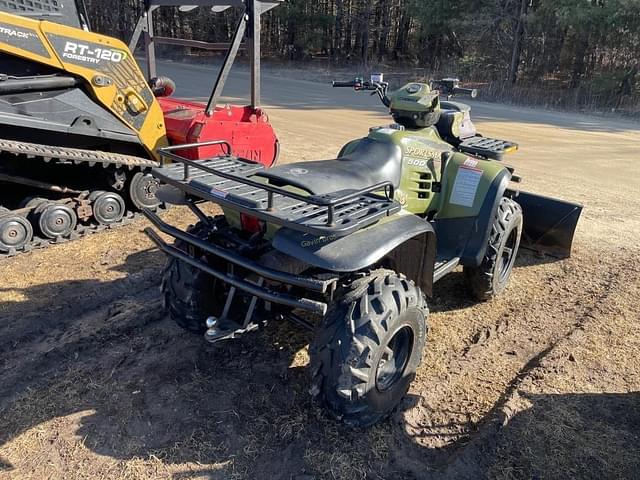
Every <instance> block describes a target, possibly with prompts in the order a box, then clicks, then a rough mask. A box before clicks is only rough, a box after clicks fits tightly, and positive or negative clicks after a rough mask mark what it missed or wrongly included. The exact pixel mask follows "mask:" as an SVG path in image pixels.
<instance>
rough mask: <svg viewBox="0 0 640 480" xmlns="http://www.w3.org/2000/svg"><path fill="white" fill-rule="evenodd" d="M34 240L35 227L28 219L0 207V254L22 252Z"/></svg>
mask: <svg viewBox="0 0 640 480" xmlns="http://www.w3.org/2000/svg"><path fill="white" fill-rule="evenodd" d="M32 238H33V227H32V226H31V224H30V223H29V221H28V220H27V219H26V218H24V217H22V216H20V215H15V214H14V215H12V214H10V211H9V210H7V209H6V208H3V207H0V253H11V251H12V250H21V249H22V248H23V247H24V246H25V245H27V244H28V243H29V242H30V241H31V239H32Z"/></svg>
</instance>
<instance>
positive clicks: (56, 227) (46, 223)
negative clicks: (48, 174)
mask: <svg viewBox="0 0 640 480" xmlns="http://www.w3.org/2000/svg"><path fill="white" fill-rule="evenodd" d="M29 203H30V204H31V205H29V206H33V205H35V208H34V209H33V211H32V212H31V214H32V216H33V221H34V224H36V225H37V226H38V230H39V231H40V233H41V234H42V235H43V236H44V237H45V238H49V239H52V240H54V239H57V238H60V237H66V236H68V235H70V234H71V232H73V231H74V230H75V228H76V225H77V223H78V216H77V215H76V212H75V211H74V210H73V209H72V208H71V207H69V206H68V205H65V204H63V203H56V202H52V201H50V200H45V199H34V200H32V201H31V202H29Z"/></svg>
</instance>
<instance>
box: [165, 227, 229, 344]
mask: <svg viewBox="0 0 640 480" xmlns="http://www.w3.org/2000/svg"><path fill="white" fill-rule="evenodd" d="M187 231H188V233H190V234H192V235H194V236H196V237H198V238H200V239H202V240H208V236H209V232H210V227H209V226H208V225H205V224H203V223H201V222H198V224H196V225H195V226H194V227H191V228H189V230H187ZM174 246H175V247H176V248H177V249H179V250H182V251H184V252H188V253H189V254H190V255H191V256H193V257H195V258H199V257H201V256H202V255H203V252H202V251H201V250H200V249H197V248H195V247H194V246H192V245H190V244H188V243H186V242H183V241H182V240H176V241H175V243H174ZM216 261H217V263H219V264H217V265H215V267H216V268H218V269H219V268H225V265H224V261H223V260H221V259H218V258H217V257H216ZM227 290H228V289H227V287H226V286H225V285H224V284H223V283H222V282H220V281H218V280H217V279H216V278H214V277H212V276H211V275H207V274H206V273H205V272H203V271H202V270H200V269H199V268H195V267H193V266H192V265H189V264H188V263H185V262H183V261H182V260H179V259H177V258H174V257H169V260H168V261H167V265H166V267H165V270H164V276H163V279H162V295H163V298H164V306H165V308H166V309H167V311H168V312H169V315H170V316H171V318H172V319H173V321H175V322H176V323H177V324H178V325H179V326H180V327H182V328H184V329H185V330H188V331H190V332H193V333H198V334H204V332H205V331H206V319H207V317H209V316H212V315H213V316H219V315H220V314H221V313H222V310H223V307H224V302H225V297H226V294H227Z"/></svg>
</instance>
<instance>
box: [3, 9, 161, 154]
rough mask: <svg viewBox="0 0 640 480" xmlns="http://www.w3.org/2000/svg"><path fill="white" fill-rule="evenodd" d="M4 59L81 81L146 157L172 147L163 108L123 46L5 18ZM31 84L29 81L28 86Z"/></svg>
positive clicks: (62, 27) (82, 33)
mask: <svg viewBox="0 0 640 480" xmlns="http://www.w3.org/2000/svg"><path fill="white" fill-rule="evenodd" d="M55 19H56V18H55V17H52V20H55ZM2 53H4V54H6V55H7V56H9V57H18V58H22V59H24V60H26V61H28V62H32V63H34V64H38V65H41V66H47V67H49V68H51V69H52V71H54V72H58V73H59V75H66V76H73V77H75V78H78V79H80V80H81V82H80V83H81V88H82V90H83V91H84V92H85V93H86V94H88V95H89V96H90V97H91V98H92V100H93V101H94V102H96V103H97V104H98V105H100V106H101V107H102V108H103V109H104V110H106V115H112V116H113V117H115V118H116V119H118V120H119V121H120V122H121V123H123V124H124V125H125V126H126V127H127V128H128V129H130V130H131V131H132V134H133V135H134V136H135V138H137V143H139V144H140V145H141V146H142V147H143V149H144V151H145V152H146V156H148V157H151V158H156V155H157V154H156V150H157V149H158V148H160V147H163V146H166V144H167V140H166V133H165V126H164V120H163V114H162V110H161V108H160V105H159V104H158V102H157V100H156V99H155V97H154V95H153V93H152V92H151V89H150V88H149V86H148V84H147V81H146V79H145V77H144V75H143V74H142V72H141V71H140V68H139V67H138V64H137V63H136V60H135V58H134V57H133V55H132V54H131V52H130V51H129V49H128V47H127V46H126V45H125V44H124V43H122V42H121V41H119V40H117V39H115V38H111V37H108V36H105V35H100V34H97V33H93V32H88V31H85V30H82V29H81V28H75V27H71V26H68V25H63V24H60V23H53V22H50V21H47V20H38V19H33V18H27V17H23V16H18V15H13V14H11V13H6V12H0V54H2ZM0 73H5V74H6V73H9V72H0ZM29 80H30V79H29V78H25V79H24V81H25V83H26V82H28V81H29ZM14 81H20V78H19V77H18V78H17V79H14ZM51 120H52V121H55V119H51ZM88 121H89V122H90V119H89V120H88ZM0 122H2V117H1V116H0ZM6 123H9V124H11V123H10V122H6ZM86 126H90V125H86ZM104 135H108V130H105V132H104Z"/></svg>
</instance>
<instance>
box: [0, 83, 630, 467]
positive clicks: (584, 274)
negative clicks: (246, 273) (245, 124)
mask: <svg viewBox="0 0 640 480" xmlns="http://www.w3.org/2000/svg"><path fill="white" fill-rule="evenodd" d="M265 83H266V84H267V85H266V86H265V92H266V91H269V89H272V90H274V91H276V90H277V94H274V96H273V97H270V98H267V99H266V100H267V102H268V103H270V104H271V107H270V108H269V112H270V115H271V119H272V122H273V124H274V125H275V127H276V129H277V131H278V134H279V136H280V139H281V142H282V161H284V162H291V161H296V160H308V159H314V158H323V157H330V156H332V155H334V154H335V152H336V151H337V149H338V148H339V146H340V145H341V144H342V143H344V142H345V141H346V140H348V139H350V138H354V137H356V136H359V135H360V136H361V135H365V134H366V132H367V128H368V127H369V126H371V125H375V124H380V123H384V122H386V119H385V118H384V117H383V116H382V115H381V110H380V109H376V108H370V109H367V108H365V107H366V102H365V101H364V100H362V99H360V100H358V99H356V100H353V103H352V104H349V103H346V102H347V100H346V99H347V98H350V97H347V96H346V95H344V94H340V95H344V96H343V97H339V100H336V99H335V98H336V97H333V96H332V95H333V92H332V91H331V90H330V89H325V90H326V91H325V90H320V89H319V90H317V91H316V90H313V94H312V95H309V102H308V104H302V103H301V104H295V103H294V102H290V103H287V101H285V100H286V99H287V98H295V97H296V96H297V91H296V89H300V90H305V91H308V90H310V87H309V85H311V84H309V85H307V84H308V83H309V82H301V81H295V80H287V81H284V80H282V79H279V80H278V79H275V78H266V79H265ZM178 84H179V85H180V83H178ZM278 89H279V90H278ZM278 95H280V99H279V98H278ZM352 95H353V94H352ZM367 99H368V100H367V101H371V102H372V103H371V105H372V107H373V105H374V103H373V100H371V99H369V97H367ZM358 102H360V103H358ZM474 109H475V111H476V112H477V114H476V119H477V124H478V127H479V128H480V129H481V131H482V132H483V133H484V134H486V135H488V136H496V137H501V138H508V139H512V140H515V141H517V142H519V143H520V145H521V153H519V154H517V155H515V156H514V157H513V160H510V163H511V164H513V165H514V166H515V167H516V169H517V171H518V173H520V174H521V175H522V176H524V178H525V181H524V183H523V184H522V187H523V188H524V189H528V190H531V191H535V192H539V193H543V194H550V195H554V196H559V197H562V198H566V199H568V200H572V201H578V202H582V203H584V204H585V211H584V214H583V217H582V219H581V221H580V224H579V228H578V232H577V234H576V240H575V244H574V254H573V256H572V257H571V258H570V259H567V260H564V261H560V262H554V261H550V259H547V258H540V257H537V256H535V255H532V254H528V253H524V254H522V255H521V256H520V257H519V260H518V263H517V267H516V269H515V271H514V275H513V277H512V281H511V284H510V287H509V288H508V290H507V292H506V293H505V294H504V295H503V296H502V297H500V298H498V299H496V300H494V301H492V302H489V303H483V304H475V303H473V302H472V301H471V300H470V297H469V295H468V292H467V291H466V289H465V285H464V282H463V278H462V275H461V274H460V273H454V274H452V275H451V276H449V277H447V278H446V279H444V280H443V281H442V282H441V283H438V284H437V286H436V289H435V296H434V298H433V299H432V300H431V302H430V308H431V315H430V319H429V322H430V327H431V331H430V335H429V341H428V347H427V349H426V351H425V353H424V360H423V363H422V366H421V367H420V369H419V371H418V376H417V379H416V381H415V382H414V384H413V386H412V388H411V390H410V395H409V396H408V397H407V398H406V399H405V401H404V403H403V405H402V406H401V408H400V409H399V410H398V411H397V412H396V413H395V414H394V415H393V416H392V418H391V419H390V420H389V421H387V422H384V423H383V424H381V425H379V426H376V427H374V428H371V429H368V430H350V429H347V428H345V427H343V426H341V425H340V424H339V423H337V422H335V421H334V420H332V419H331V418H330V417H329V416H328V415H327V414H325V413H324V412H323V411H322V410H320V409H319V408H318V407H317V405H316V404H315V403H314V402H313V401H312V399H311V397H310V396H309V395H308V393H307V392H308V389H309V372H308V370H307V363H308V354H307V344H308V342H309V340H310V336H309V334H307V333H306V332H301V331H298V330H296V329H294V328H293V327H291V326H289V325H288V324H279V323H277V322H272V323H270V324H269V325H268V327H267V328H265V329H263V330H261V331H259V332H257V333H254V334H250V335H246V336H244V337H243V338H241V339H239V340H236V341H232V342H229V343H227V344H224V345H222V346H211V345H209V344H207V343H206V342H205V341H204V340H203V339H202V338H201V337H198V336H193V335H190V334H187V333H184V332H183V331H181V330H180V329H179V328H178V327H176V326H175V325H174V324H173V323H172V322H171V321H170V320H169V319H168V318H167V317H166V315H165V313H164V312H163V310H162V306H161V301H160V295H159V290H158V284H159V279H160V275H161V271H162V267H163V264H164V258H163V256H162V255H161V254H160V253H159V252H158V251H157V250H155V249H153V248H152V245H151V244H150V242H149V241H148V240H147V239H146V237H145V236H144V235H143V234H142V233H141V229H142V228H144V227H145V226H146V224H145V222H144V221H142V220H141V221H138V222H136V223H135V224H134V225H131V226H129V227H125V228H122V229H119V230H117V231H110V232H107V233H103V234H100V235H96V236H93V237H89V238H86V239H83V240H81V241H78V242H74V243H69V244H64V245H60V246H55V247H53V248H50V249H47V250H41V251H36V252H32V253H30V254H27V255H24V256H21V257H18V258H15V259H10V260H6V261H2V262H0V382H1V383H0V385H1V388H0V478H20V479H22V478H33V479H42V478H52V479H70V478H74V479H75V478H91V479H102V478H105V479H106V478H109V479H111V478H123V479H142V478H172V479H187V478H211V479H253V478H274V479H297V480H311V479H364V478H367V479H413V478H416V479H423V478H446V479H458V478H469V479H476V478H498V479H520V478H536V479H542V478H544V479H546V478H558V479H566V478H593V479H603V478H640V447H639V445H640V443H639V442H640V439H639V435H640V360H639V357H638V351H640V335H638V323H639V319H640V302H639V300H638V299H639V298H640V215H639V213H638V212H640V180H639V179H638V177H639V175H640V167H639V166H638V163H637V162H638V160H640V159H639V158H638V157H639V152H640V149H639V147H638V146H639V145H640V128H638V127H637V126H635V125H633V124H625V123H616V122H614V121H612V120H603V119H594V118H589V117H582V116H579V115H570V114H562V113H550V112H537V111H534V110H523V109H518V110H512V109H509V108H508V107H504V106H498V105H489V104H482V103H478V104H476V105H474ZM167 218H169V219H170V220H172V221H175V222H177V223H180V224H183V225H186V224H187V223H188V222H189V219H188V215H186V214H185V212H184V211H182V210H180V209H174V210H172V211H170V212H169V213H167Z"/></svg>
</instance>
